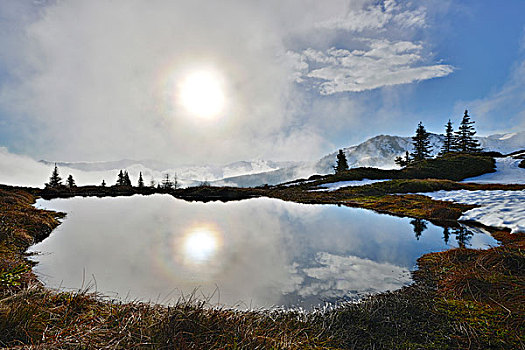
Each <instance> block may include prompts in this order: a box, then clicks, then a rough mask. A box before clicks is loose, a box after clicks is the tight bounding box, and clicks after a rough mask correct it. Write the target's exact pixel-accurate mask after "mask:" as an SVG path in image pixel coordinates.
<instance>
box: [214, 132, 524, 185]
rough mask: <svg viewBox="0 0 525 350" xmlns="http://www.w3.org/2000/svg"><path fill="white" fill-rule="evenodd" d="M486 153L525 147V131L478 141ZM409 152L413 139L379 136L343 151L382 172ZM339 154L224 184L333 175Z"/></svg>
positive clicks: (354, 162)
mask: <svg viewBox="0 0 525 350" xmlns="http://www.w3.org/2000/svg"><path fill="white" fill-rule="evenodd" d="M444 138H445V137H444V136H443V135H438V134H430V144H431V146H432V155H436V154H437V153H439V151H440V149H441V146H442V144H443V141H444ZM477 139H478V140H479V142H480V144H481V146H482V147H483V149H484V150H485V151H496V152H501V153H503V154H506V153H510V152H513V151H516V150H520V149H524V148H525V131H522V132H519V133H511V134H497V135H491V136H487V137H478V138H477ZM406 151H409V152H411V151H412V138H411V137H401V136H391V135H379V136H375V137H372V138H370V139H368V140H366V141H364V142H362V143H360V144H358V145H356V146H351V147H346V148H343V152H344V153H345V155H346V158H347V161H348V165H349V166H350V167H351V168H355V167H376V168H382V169H392V168H396V167H397V166H396V164H395V163H394V159H395V157H397V156H403V155H404V154H405V152H406ZM336 155H337V151H336V152H332V153H330V154H327V155H326V156H324V157H322V158H321V159H320V160H318V161H316V162H312V163H301V164H296V165H294V166H292V167H289V168H281V169H278V170H274V171H271V172H268V173H260V174H255V175H243V176H237V177H233V178H226V179H224V180H222V181H221V183H226V184H230V185H238V186H242V187H245V186H257V185H261V184H266V183H267V184H269V185H272V184H278V183H282V182H286V181H291V180H294V179H297V178H307V177H309V176H311V175H313V174H329V173H333V166H334V165H335V161H336Z"/></svg>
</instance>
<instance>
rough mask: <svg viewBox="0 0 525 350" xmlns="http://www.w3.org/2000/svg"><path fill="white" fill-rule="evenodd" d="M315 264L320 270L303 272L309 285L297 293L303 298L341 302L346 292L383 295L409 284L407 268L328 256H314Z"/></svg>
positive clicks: (353, 258) (409, 278) (326, 254)
mask: <svg viewBox="0 0 525 350" xmlns="http://www.w3.org/2000/svg"><path fill="white" fill-rule="evenodd" d="M315 260H316V263H317V264H318V265H319V266H317V267H311V268H304V269H303V272H304V273H305V275H306V276H308V277H309V278H310V282H309V283H306V282H303V284H302V285H301V288H300V290H298V293H299V294H300V295H301V296H303V297H306V296H319V297H324V298H341V297H344V296H346V295H347V294H349V292H351V293H369V292H383V291H386V290H396V289H399V288H401V287H403V286H405V285H407V284H410V283H411V277H410V272H409V271H408V270H407V269H406V268H403V267H400V266H396V265H393V264H390V263H379V262H376V261H372V260H370V259H363V258H359V257H356V256H340V255H334V254H330V253H327V252H320V253H317V255H316V259H315Z"/></svg>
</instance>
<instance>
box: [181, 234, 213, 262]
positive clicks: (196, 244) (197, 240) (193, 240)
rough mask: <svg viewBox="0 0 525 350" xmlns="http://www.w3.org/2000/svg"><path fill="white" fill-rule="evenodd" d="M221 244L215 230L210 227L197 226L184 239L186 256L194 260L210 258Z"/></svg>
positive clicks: (200, 260) (199, 260) (201, 260)
mask: <svg viewBox="0 0 525 350" xmlns="http://www.w3.org/2000/svg"><path fill="white" fill-rule="evenodd" d="M218 245H219V242H218V239H217V236H216V234H215V232H213V231H212V230H211V229H208V228H204V227H203V228H197V229H195V230H193V231H191V232H190V233H189V234H188V235H187V236H186V239H185V240H184V250H185V253H186V256H187V257H188V258H190V259H191V260H192V261H193V262H203V261H205V260H207V259H209V258H210V257H211V256H212V255H213V254H214V253H215V251H216V250H217V248H218Z"/></svg>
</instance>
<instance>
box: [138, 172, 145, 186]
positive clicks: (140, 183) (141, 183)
mask: <svg viewBox="0 0 525 350" xmlns="http://www.w3.org/2000/svg"><path fill="white" fill-rule="evenodd" d="M138 185H139V188H143V187H144V179H143V178H142V171H141V172H140V173H139V184H138Z"/></svg>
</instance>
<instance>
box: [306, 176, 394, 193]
mask: <svg viewBox="0 0 525 350" xmlns="http://www.w3.org/2000/svg"><path fill="white" fill-rule="evenodd" d="M385 181H390V180H370V179H363V180H359V181H338V182H332V183H327V184H322V187H321V188H319V189H316V190H312V192H314V191H329V192H331V191H335V190H338V189H340V188H343V187H354V186H363V185H370V184H373V183H376V182H385Z"/></svg>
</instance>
